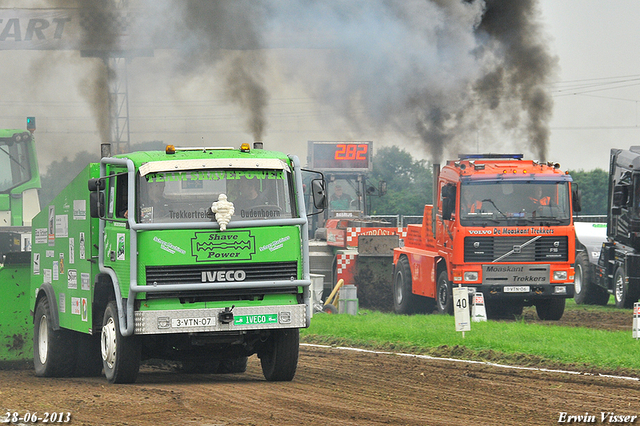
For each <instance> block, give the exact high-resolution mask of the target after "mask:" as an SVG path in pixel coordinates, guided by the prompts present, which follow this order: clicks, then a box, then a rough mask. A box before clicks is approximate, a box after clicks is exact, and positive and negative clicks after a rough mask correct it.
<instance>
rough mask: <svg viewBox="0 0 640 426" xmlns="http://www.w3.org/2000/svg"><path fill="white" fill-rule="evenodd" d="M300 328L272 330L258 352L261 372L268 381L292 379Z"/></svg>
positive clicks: (296, 366)
mask: <svg viewBox="0 0 640 426" xmlns="http://www.w3.org/2000/svg"><path fill="white" fill-rule="evenodd" d="M299 348H300V330H298V329H297V328H289V329H281V330H272V331H271V337H270V338H269V340H267V342H266V345H265V347H264V348H263V350H262V351H260V352H259V353H258V356H259V357H260V364H261V365H262V374H264V378H265V379H267V380H268V381H270V382H289V381H291V380H293V376H295V375H296V369H297V368H298V350H299Z"/></svg>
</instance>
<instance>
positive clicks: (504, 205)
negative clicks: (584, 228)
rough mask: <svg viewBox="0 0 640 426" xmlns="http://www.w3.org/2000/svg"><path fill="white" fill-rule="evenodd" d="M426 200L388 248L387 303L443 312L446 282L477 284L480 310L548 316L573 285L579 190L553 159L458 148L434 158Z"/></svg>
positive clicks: (448, 292)
mask: <svg viewBox="0 0 640 426" xmlns="http://www.w3.org/2000/svg"><path fill="white" fill-rule="evenodd" d="M434 169H435V170H434V194H437V196H436V197H435V200H436V205H435V208H434V207H433V206H431V205H427V206H425V209H424V217H423V222H422V224H421V225H409V226H408V229H407V235H406V238H405V239H404V246H403V247H399V248H396V249H395V250H394V255H393V264H394V278H393V291H394V309H395V311H396V312H397V313H403V314H409V313H415V312H420V311H422V312H425V311H426V312H432V311H433V310H434V309H437V310H438V311H439V312H440V313H452V312H453V306H452V287H453V286H463V287H467V288H468V289H469V292H470V294H471V293H474V292H481V293H483V295H484V300H485V304H486V309H487V315H488V317H489V318H508V317H513V316H514V315H521V314H522V309H523V307H524V306H532V305H535V307H536V311H537V313H538V316H539V317H540V318H541V319H546V320H558V319H560V318H561V317H562V315H563V313H564V307H565V300H566V299H567V298H571V297H573V295H574V286H573V280H574V268H573V264H574V259H575V231H574V226H573V217H572V212H573V211H574V210H575V211H579V209H580V202H579V193H578V191H577V186H576V185H575V184H574V185H573V186H572V179H571V176H570V175H569V174H567V173H564V172H562V171H560V165H559V164H557V163H556V164H554V163H546V162H545V163H542V162H536V161H528V160H523V158H522V155H521V154H477V155H461V156H460V158H459V159H458V160H455V161H448V162H447V164H446V165H445V166H444V167H443V168H442V170H441V171H440V170H439V169H440V167H439V165H436V166H434Z"/></svg>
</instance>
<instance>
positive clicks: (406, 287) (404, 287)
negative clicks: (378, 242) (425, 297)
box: [393, 256, 418, 315]
mask: <svg viewBox="0 0 640 426" xmlns="http://www.w3.org/2000/svg"><path fill="white" fill-rule="evenodd" d="M416 299H417V297H416V295H415V294H413V291H412V282H411V267H410V266H409V260H408V259H407V258H406V257H405V256H402V257H400V259H398V264H397V266H396V270H395V273H394V279H393V311H394V312H395V313H396V314H400V315H411V314H414V313H416V312H417V310H418V309H417V300H416Z"/></svg>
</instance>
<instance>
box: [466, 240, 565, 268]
mask: <svg viewBox="0 0 640 426" xmlns="http://www.w3.org/2000/svg"><path fill="white" fill-rule="evenodd" d="M533 238H535V237H532V236H526V237H466V238H465V239H464V261H465V262H479V263H480V262H481V263H487V262H493V261H494V260H496V259H498V258H499V257H501V256H504V255H505V254H507V253H509V252H510V251H513V253H511V254H509V255H508V256H506V257H504V258H502V259H500V262H508V263H513V262H566V261H567V260H569V240H568V239H567V237H566V236H560V237H540V238H538V239H537V240H536V241H534V242H532V243H530V244H528V245H526V246H525V247H522V245H523V244H526V243H527V242H529V241H530V240H532V239H533Z"/></svg>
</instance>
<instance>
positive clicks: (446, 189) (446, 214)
mask: <svg viewBox="0 0 640 426" xmlns="http://www.w3.org/2000/svg"><path fill="white" fill-rule="evenodd" d="M455 208H456V187H455V186H454V185H451V184H448V185H445V186H443V187H442V219H444V220H451V214H452V213H453V211H454V209H455Z"/></svg>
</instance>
